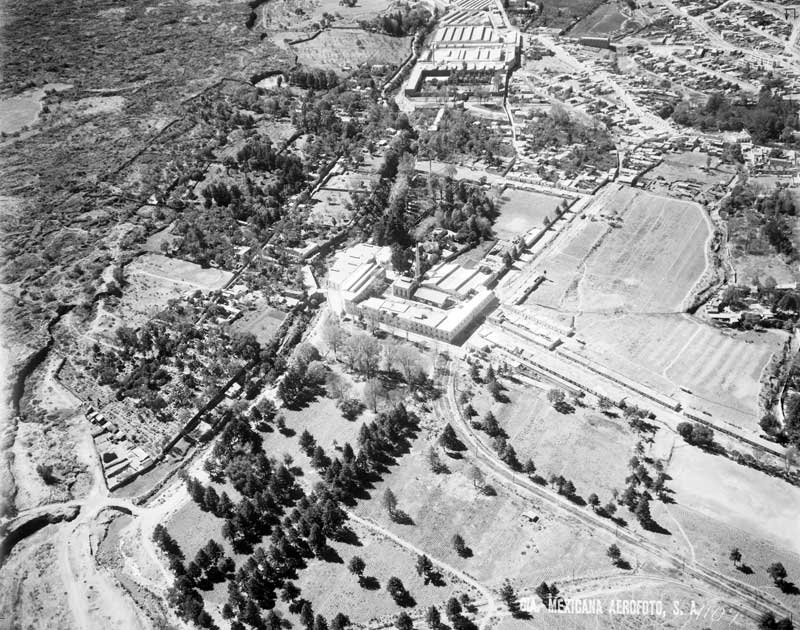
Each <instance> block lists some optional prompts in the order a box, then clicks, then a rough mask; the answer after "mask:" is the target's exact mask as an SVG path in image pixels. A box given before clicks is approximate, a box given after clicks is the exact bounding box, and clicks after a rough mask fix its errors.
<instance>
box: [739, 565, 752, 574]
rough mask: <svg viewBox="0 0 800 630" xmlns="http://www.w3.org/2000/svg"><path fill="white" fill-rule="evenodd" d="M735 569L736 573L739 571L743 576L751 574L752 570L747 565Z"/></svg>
mask: <svg viewBox="0 0 800 630" xmlns="http://www.w3.org/2000/svg"><path fill="white" fill-rule="evenodd" d="M736 569H737V571H741V572H742V573H744V574H745V575H752V574H753V568H752V567H751V566H750V565H748V564H740V565H739V566H738V567H736Z"/></svg>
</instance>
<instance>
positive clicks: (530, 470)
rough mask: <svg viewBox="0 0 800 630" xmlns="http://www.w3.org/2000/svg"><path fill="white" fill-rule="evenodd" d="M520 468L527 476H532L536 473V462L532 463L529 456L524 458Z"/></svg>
mask: <svg viewBox="0 0 800 630" xmlns="http://www.w3.org/2000/svg"><path fill="white" fill-rule="evenodd" d="M522 470H524V471H525V474H526V475H528V476H529V477H533V475H535V474H536V464H534V463H533V460H532V459H531V458H530V457H529V458H528V459H526V460H525V464H524V465H523V466H522Z"/></svg>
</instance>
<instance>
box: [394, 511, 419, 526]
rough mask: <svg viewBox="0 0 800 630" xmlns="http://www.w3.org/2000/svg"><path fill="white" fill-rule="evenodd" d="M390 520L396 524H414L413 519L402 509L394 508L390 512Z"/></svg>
mask: <svg viewBox="0 0 800 630" xmlns="http://www.w3.org/2000/svg"><path fill="white" fill-rule="evenodd" d="M392 520H393V521H394V522H395V523H397V524H398V525H413V524H414V519H413V518H411V517H410V516H409V515H408V514H407V513H405V512H403V510H394V512H392Z"/></svg>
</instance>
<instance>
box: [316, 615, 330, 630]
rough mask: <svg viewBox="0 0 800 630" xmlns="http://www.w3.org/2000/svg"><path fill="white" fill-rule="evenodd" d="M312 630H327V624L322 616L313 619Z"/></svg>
mask: <svg viewBox="0 0 800 630" xmlns="http://www.w3.org/2000/svg"><path fill="white" fill-rule="evenodd" d="M314 630H328V622H327V621H325V617H323V616H322V615H317V616H316V617H314Z"/></svg>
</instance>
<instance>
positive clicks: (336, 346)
mask: <svg viewBox="0 0 800 630" xmlns="http://www.w3.org/2000/svg"><path fill="white" fill-rule="evenodd" d="M346 338H347V334H346V333H345V331H344V329H343V328H342V325H341V323H340V322H339V319H338V318H337V317H335V316H333V315H331V316H330V317H329V318H328V320H327V321H326V322H325V324H324V325H323V326H322V340H323V341H324V342H325V344H326V345H327V346H328V347H329V348H330V349H331V350H333V356H334V357H337V353H338V352H339V350H340V349H341V347H342V345H343V344H344V342H345V340H346Z"/></svg>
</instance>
